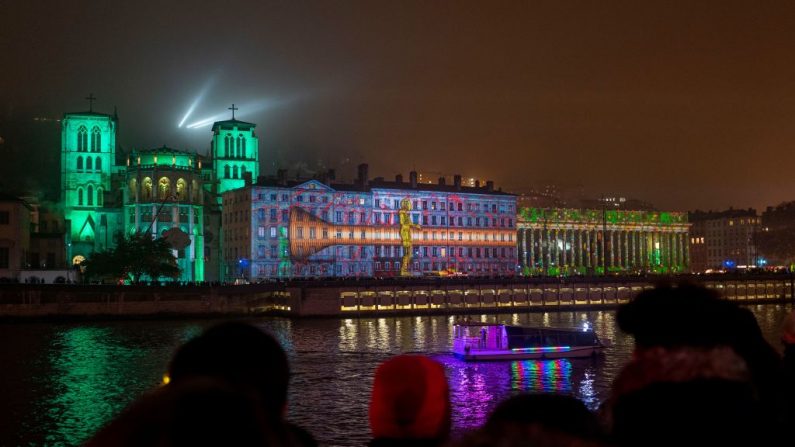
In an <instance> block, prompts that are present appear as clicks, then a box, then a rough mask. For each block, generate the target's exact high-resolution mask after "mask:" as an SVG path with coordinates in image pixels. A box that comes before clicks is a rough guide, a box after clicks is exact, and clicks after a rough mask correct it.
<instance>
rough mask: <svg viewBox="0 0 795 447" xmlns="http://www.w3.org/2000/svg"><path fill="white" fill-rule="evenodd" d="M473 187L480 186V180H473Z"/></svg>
mask: <svg viewBox="0 0 795 447" xmlns="http://www.w3.org/2000/svg"><path fill="white" fill-rule="evenodd" d="M475 188H480V180H475Z"/></svg>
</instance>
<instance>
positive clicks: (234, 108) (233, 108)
mask: <svg viewBox="0 0 795 447" xmlns="http://www.w3.org/2000/svg"><path fill="white" fill-rule="evenodd" d="M229 110H231V111H232V119H235V110H238V108H237V107H235V105H234V104H232V107H230V108H229Z"/></svg>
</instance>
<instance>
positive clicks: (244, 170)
mask: <svg viewBox="0 0 795 447" xmlns="http://www.w3.org/2000/svg"><path fill="white" fill-rule="evenodd" d="M240 178H246V167H245V166H241V167H240Z"/></svg>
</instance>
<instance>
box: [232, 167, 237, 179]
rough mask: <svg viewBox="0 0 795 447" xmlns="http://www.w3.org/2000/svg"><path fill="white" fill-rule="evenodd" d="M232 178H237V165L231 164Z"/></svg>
mask: <svg viewBox="0 0 795 447" xmlns="http://www.w3.org/2000/svg"><path fill="white" fill-rule="evenodd" d="M232 178H237V166H232Z"/></svg>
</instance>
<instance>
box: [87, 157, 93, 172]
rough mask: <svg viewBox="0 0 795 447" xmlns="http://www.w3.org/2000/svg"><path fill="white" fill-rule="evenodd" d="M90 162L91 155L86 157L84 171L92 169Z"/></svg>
mask: <svg viewBox="0 0 795 447" xmlns="http://www.w3.org/2000/svg"><path fill="white" fill-rule="evenodd" d="M91 164H92V161H91V157H86V171H90V170H92V169H94V168H92V167H91Z"/></svg>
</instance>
